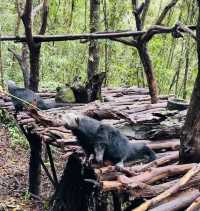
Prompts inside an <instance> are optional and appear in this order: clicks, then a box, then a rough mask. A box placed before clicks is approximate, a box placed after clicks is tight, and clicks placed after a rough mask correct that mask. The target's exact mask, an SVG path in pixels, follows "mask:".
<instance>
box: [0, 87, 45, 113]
mask: <svg viewBox="0 0 200 211" xmlns="http://www.w3.org/2000/svg"><path fill="white" fill-rule="evenodd" d="M0 93H2V94H5V95H8V96H10V97H13V98H15V99H17V100H19V101H21V102H23V103H25V104H27V105H28V106H31V107H32V108H35V109H37V110H39V111H41V110H40V109H39V108H38V107H37V106H35V105H33V104H32V103H29V102H28V101H26V100H23V99H21V98H19V97H16V96H15V95H12V94H10V93H9V92H6V91H5V90H3V89H2V87H1V86H0Z"/></svg>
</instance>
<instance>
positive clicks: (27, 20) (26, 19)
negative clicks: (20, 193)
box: [21, 0, 34, 48]
mask: <svg viewBox="0 0 200 211" xmlns="http://www.w3.org/2000/svg"><path fill="white" fill-rule="evenodd" d="M31 13H32V0H26V3H25V8H24V12H23V14H22V16H21V19H22V22H23V24H24V28H25V35H26V39H27V43H28V45H29V48H33V45H34V41H33V35H32V22H31Z"/></svg>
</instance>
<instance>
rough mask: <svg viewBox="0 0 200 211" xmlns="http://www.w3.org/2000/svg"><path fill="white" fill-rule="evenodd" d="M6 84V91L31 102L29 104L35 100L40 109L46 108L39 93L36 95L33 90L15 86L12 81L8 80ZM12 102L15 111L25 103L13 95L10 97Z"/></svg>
mask: <svg viewBox="0 0 200 211" xmlns="http://www.w3.org/2000/svg"><path fill="white" fill-rule="evenodd" d="M7 85H8V91H9V93H10V94H12V95H14V96H16V97H17V98H20V99H22V100H24V101H26V102H28V103H31V104H32V103H33V102H35V103H36V106H37V107H38V108H39V109H41V110H46V109H48V107H47V105H46V104H45V102H44V101H43V99H42V98H41V97H40V96H39V95H37V94H36V93H35V92H33V91H32V90H30V89H26V88H20V87H17V86H16V84H15V82H14V81H8V82H7ZM12 102H13V104H14V106H15V110H16V112H18V111H22V110H23V107H24V106H25V105H26V103H24V102H22V101H20V100H18V99H16V98H14V97H12Z"/></svg>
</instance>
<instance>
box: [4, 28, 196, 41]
mask: <svg viewBox="0 0 200 211" xmlns="http://www.w3.org/2000/svg"><path fill="white" fill-rule="evenodd" d="M187 27H188V28H190V29H191V30H195V29H196V26H187ZM167 28H168V27H165V29H167ZM169 29H171V28H170V27H169ZM170 32H171V31H170V30H169V31H166V32H165V33H170ZM145 33H146V31H119V32H97V33H85V34H63V35H34V36H33V39H34V41H35V42H57V41H70V40H82V39H83V40H90V39H110V38H120V37H137V36H141V35H144V34H145ZM0 41H15V42H26V37H25V36H3V35H2V36H0Z"/></svg>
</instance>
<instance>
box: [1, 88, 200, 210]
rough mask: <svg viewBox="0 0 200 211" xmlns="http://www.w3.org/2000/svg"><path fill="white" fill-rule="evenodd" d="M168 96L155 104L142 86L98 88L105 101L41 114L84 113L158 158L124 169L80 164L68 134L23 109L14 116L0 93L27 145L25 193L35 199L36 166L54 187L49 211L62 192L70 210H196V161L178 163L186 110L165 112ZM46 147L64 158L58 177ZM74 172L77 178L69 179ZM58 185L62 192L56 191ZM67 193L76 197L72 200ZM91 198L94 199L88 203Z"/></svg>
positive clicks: (198, 179)
mask: <svg viewBox="0 0 200 211" xmlns="http://www.w3.org/2000/svg"><path fill="white" fill-rule="evenodd" d="M39 94H40V95H41V96H42V97H44V98H47V99H48V98H51V99H53V98H54V97H55V92H47V91H46V92H45V93H44V92H41V93H39ZM171 97H173V96H160V97H159V102H158V103H157V104H151V103H150V97H149V95H148V91H147V90H146V89H144V88H136V87H131V88H115V89H114V88H103V98H104V102H99V101H95V102H92V103H89V104H76V103H74V104H71V103H67V104H66V105H65V106H64V107H60V108H55V109H49V110H47V111H42V112H41V113H42V115H45V116H47V117H53V116H54V114H55V113H56V114H57V113H60V114H62V113H63V112H76V113H81V114H85V115H88V116H90V117H93V118H95V119H98V120H101V121H103V122H105V123H108V124H111V125H113V126H114V127H117V128H119V129H120V131H121V132H122V133H124V134H125V135H126V136H127V137H128V138H129V140H130V142H145V143H147V144H148V146H149V147H151V148H152V149H153V150H154V151H155V152H156V154H157V159H156V160H155V161H153V162H151V163H145V162H144V161H138V162H129V163H126V165H125V167H123V168H119V167H116V166H112V165H110V164H108V163H107V164H105V165H104V166H101V167H100V166H95V165H90V166H87V165H86V164H85V163H84V152H83V151H82V148H81V147H80V146H79V145H78V144H77V142H76V139H75V137H74V136H73V135H72V133H71V132H70V131H69V130H67V129H65V128H64V127H63V126H53V125H48V124H44V122H42V121H39V120H38V119H37V118H35V117H34V115H32V114H31V113H30V112H28V111H23V112H20V113H18V114H17V115H14V108H13V105H12V102H11V100H10V98H9V97H7V96H5V95H3V94H2V95H0V107H1V108H2V109H4V110H6V111H7V112H9V114H11V115H14V116H15V119H16V122H17V124H18V125H19V126H20V128H21V130H22V132H23V133H24V134H25V136H26V137H27V140H28V141H29V144H30V147H31V157H30V169H29V191H30V192H31V193H33V194H36V195H39V190H40V189H39V187H40V169H41V166H42V167H43V168H44V170H45V172H46V174H47V176H48V177H49V179H50V181H51V182H52V185H53V186H54V187H55V189H56V191H55V194H54V197H52V203H51V206H52V210H59V208H58V207H59V206H57V205H58V199H59V200H60V198H59V196H60V193H61V192H62V191H64V192H65V193H66V198H65V199H63V200H65V201H66V202H68V203H69V200H70V201H71V204H70V206H71V205H73V206H74V208H73V209H71V210H78V209H79V210H80V207H82V210H87V209H88V208H89V207H90V208H91V210H119V211H120V210H138V211H144V210H164V209H166V208H167V209H168V210H179V209H180V210H181V209H187V210H195V209H196V210H198V209H199V207H200V206H199V204H200V203H199V201H200V200H199V198H200V192H199V184H200V167H199V164H195V163H191V164H179V162H178V161H179V153H178V150H179V145H180V141H179V134H180V130H181V127H182V125H183V122H184V120H185V115H186V110H183V111H177V110H168V109H167V102H168V99H169V98H171ZM42 144H44V145H46V150H47V154H48V157H49V161H50V170H49V169H48V168H47V167H46V166H45V164H44V162H43V160H42V158H41V153H42ZM51 146H54V147H57V148H58V149H59V150H60V151H62V152H64V154H65V156H63V159H68V158H69V160H70V162H68V163H67V165H66V168H65V170H64V171H63V176H62V178H57V174H56V169H55V166H54V162H53V157H52V153H51ZM73 163H76V166H77V167H76V168H75V167H73V168H72V166H73ZM71 165H72V166H71ZM70 169H71V170H70ZM83 169H84V171H83ZM73 171H74V172H75V173H74V174H76V177H75V178H73V179H72V177H73ZM77 175H79V176H77ZM70 179H72V181H70ZM73 184H74V185H76V184H79V186H80V187H81V190H80V189H77V190H76V189H74V188H73ZM66 185H67V186H66ZM87 185H89V186H87ZM61 186H62V190H61V189H59V188H60V187H61ZM67 187H68V188H67ZM86 187H88V188H86ZM94 187H95V188H94ZM84 188H86V189H87V190H86V192H87V194H86V195H87V197H86V196H84V198H81V197H83V196H82V195H83V192H84V191H83V192H82V189H84ZM94 190H95V191H94ZM72 192H73V193H72ZM70 193H72V195H73V196H74V197H75V196H77V198H75V199H72V198H71V196H70ZM94 193H95V194H96V195H94ZM55 196H58V197H57V198H56V197H55ZM91 196H94V197H96V198H95V199H92V200H91V198H92V197H91ZM67 197H68V198H67ZM94 197H93V198H94ZM99 199H100V201H101V202H99ZM73 200H76V201H78V200H80V203H78V204H77V203H76V201H73ZM91 201H92V202H91ZM65 205H66V204H65ZM111 205H112V206H111ZM66 206H68V205H66ZM76 206H77V207H76ZM75 207H76V208H75ZM111 207H112V209H111ZM174 207H177V209H175V208H174ZM60 210H62V209H60Z"/></svg>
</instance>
